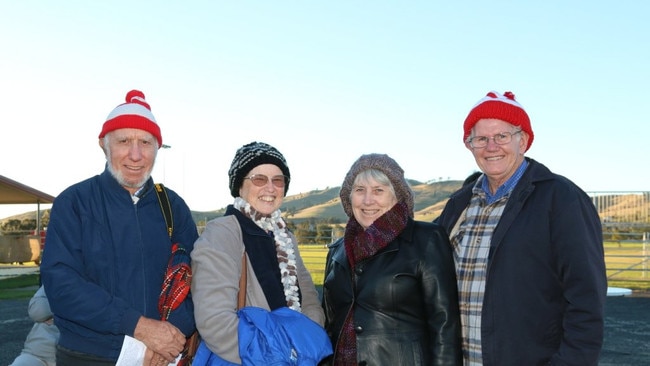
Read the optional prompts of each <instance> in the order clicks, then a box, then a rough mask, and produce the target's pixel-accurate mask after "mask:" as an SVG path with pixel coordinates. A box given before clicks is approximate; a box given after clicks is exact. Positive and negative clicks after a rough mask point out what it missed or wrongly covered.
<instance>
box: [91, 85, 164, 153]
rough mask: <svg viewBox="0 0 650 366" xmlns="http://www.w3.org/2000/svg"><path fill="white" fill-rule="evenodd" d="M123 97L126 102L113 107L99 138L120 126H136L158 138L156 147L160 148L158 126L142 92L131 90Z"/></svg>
mask: <svg viewBox="0 0 650 366" xmlns="http://www.w3.org/2000/svg"><path fill="white" fill-rule="evenodd" d="M125 99H126V103H123V104H120V105H118V106H117V107H115V109H113V110H112V111H111V113H109V115H108V117H106V122H104V126H103V127H102V131H101V132H100V133H99V138H100V139H101V138H103V137H104V136H106V134H107V133H109V132H111V131H115V130H118V129H120V128H137V129H139V130H143V131H147V132H149V133H150V134H152V135H153V136H154V137H155V138H156V140H158V148H160V147H161V146H162V135H161V133H160V127H159V126H158V123H157V122H156V119H155V118H154V116H153V114H152V113H151V107H150V106H149V103H147V101H146V100H145V98H144V93H142V92H141V91H139V90H131V91H130V92H128V93H127V94H126V98H125Z"/></svg>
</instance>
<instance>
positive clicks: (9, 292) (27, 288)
mask: <svg viewBox="0 0 650 366" xmlns="http://www.w3.org/2000/svg"><path fill="white" fill-rule="evenodd" d="M38 281H39V279H38V274H28V275H22V276H18V277H12V278H7V279H4V280H0V300H6V299H25V298H30V297H32V296H33V295H34V293H35V292H36V290H37V288H38V286H39V283H38Z"/></svg>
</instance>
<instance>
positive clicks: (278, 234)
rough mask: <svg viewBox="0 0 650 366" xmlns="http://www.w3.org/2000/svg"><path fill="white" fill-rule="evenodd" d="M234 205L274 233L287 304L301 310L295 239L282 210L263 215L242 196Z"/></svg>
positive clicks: (258, 224)
mask: <svg viewBox="0 0 650 366" xmlns="http://www.w3.org/2000/svg"><path fill="white" fill-rule="evenodd" d="M233 206H234V207H235V208H236V209H237V210H239V211H240V212H241V213H242V214H244V215H245V216H246V217H248V218H250V219H251V220H253V222H254V223H255V224H257V226H259V227H260V228H262V229H263V230H266V231H267V232H272V233H273V239H274V240H275V250H276V252H277V256H278V268H279V270H280V278H281V280H282V286H283V287H284V295H285V298H286V300H287V306H288V307H289V308H290V309H293V310H295V311H297V312H301V307H300V294H299V291H298V276H297V270H296V256H295V249H294V243H293V240H291V237H290V236H289V233H288V232H287V229H286V228H287V225H286V224H285V223H284V220H282V216H281V213H280V210H275V211H274V212H272V213H271V214H270V215H262V214H260V213H259V212H257V211H255V209H254V208H253V207H252V206H251V205H250V203H248V202H246V200H244V199H243V198H241V197H237V198H235V202H234V204H233Z"/></svg>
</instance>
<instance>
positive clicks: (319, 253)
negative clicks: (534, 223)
mask: <svg viewBox="0 0 650 366" xmlns="http://www.w3.org/2000/svg"><path fill="white" fill-rule="evenodd" d="M299 248H300V254H301V255H302V258H303V260H304V262H305V265H306V266H307V269H309V271H310V272H311V275H312V277H313V279H314V283H315V284H316V285H317V286H321V285H322V284H323V275H324V272H325V258H326V256H327V247H326V246H324V245H301V246H299ZM604 248H605V263H606V265H607V278H608V285H609V286H612V287H625V288H630V289H633V290H637V291H650V244H645V246H644V244H643V243H634V242H606V243H605V244H604ZM38 281H39V279H38V274H29V275H23V276H18V277H13V278H8V279H4V280H0V300H1V299H16V298H29V297H31V296H32V295H33V294H34V292H35V291H36V289H35V287H36V286H38V285H39V283H38Z"/></svg>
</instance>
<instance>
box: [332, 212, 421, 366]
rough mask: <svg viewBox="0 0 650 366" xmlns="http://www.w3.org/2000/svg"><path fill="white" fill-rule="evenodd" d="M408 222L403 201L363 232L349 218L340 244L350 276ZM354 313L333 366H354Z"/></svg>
mask: <svg viewBox="0 0 650 366" xmlns="http://www.w3.org/2000/svg"><path fill="white" fill-rule="evenodd" d="M408 219H409V210H408V207H407V205H406V204H405V203H403V202H399V203H397V204H396V205H394V206H393V207H392V208H391V209H390V210H388V211H386V213H384V214H383V215H382V216H381V217H379V218H378V219H377V220H375V222H373V223H372V225H370V226H369V227H368V228H367V229H365V230H364V229H363V227H362V226H361V225H360V224H359V222H357V220H356V219H355V218H354V217H350V219H349V220H348V223H347V225H346V227H345V235H344V238H343V241H344V245H345V253H346V255H347V257H348V262H349V263H350V273H351V274H352V276H354V268H355V266H356V265H357V263H360V262H361V261H363V260H364V259H367V258H370V257H372V256H373V255H375V254H376V253H377V252H379V251H381V250H382V249H384V248H386V247H387V246H388V244H390V243H391V242H392V241H393V240H394V239H395V238H397V236H398V235H399V234H400V233H401V232H402V230H404V228H405V227H406V224H407V222H408ZM354 284H355V281H354V280H352V285H353V286H354ZM355 292H356V290H355ZM353 314H354V309H350V310H349V311H348V315H347V317H346V319H345V322H344V323H343V327H342V329H341V334H340V336H339V340H338V343H337V346H336V355H335V356H334V357H335V362H334V363H335V364H336V365H356V364H357V337H356V333H355V332H354V315H353Z"/></svg>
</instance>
